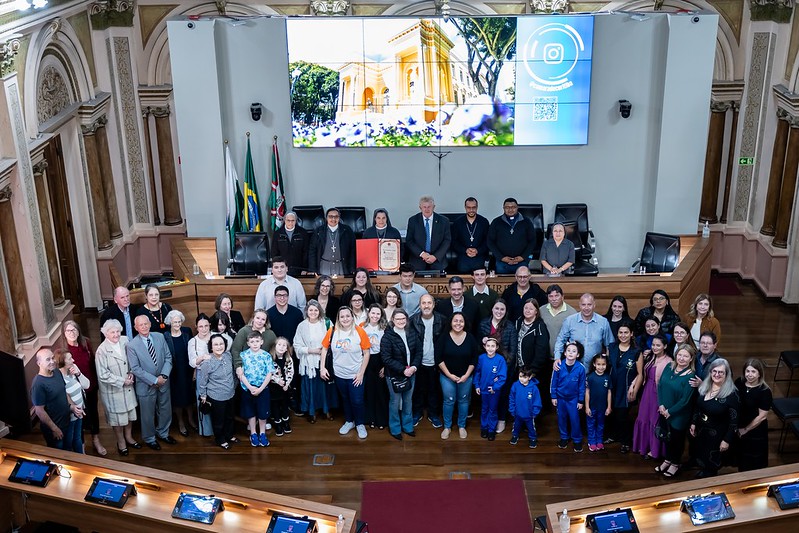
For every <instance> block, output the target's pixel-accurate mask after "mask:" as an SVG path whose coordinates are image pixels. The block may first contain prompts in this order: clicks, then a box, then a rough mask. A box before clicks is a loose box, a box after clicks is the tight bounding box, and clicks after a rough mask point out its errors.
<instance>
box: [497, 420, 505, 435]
mask: <svg viewBox="0 0 799 533" xmlns="http://www.w3.org/2000/svg"><path fill="white" fill-rule="evenodd" d="M503 431H505V421H504V420H500V421H499V422H497V433H502V432H503Z"/></svg>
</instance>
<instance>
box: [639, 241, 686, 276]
mask: <svg viewBox="0 0 799 533" xmlns="http://www.w3.org/2000/svg"><path fill="white" fill-rule="evenodd" d="M679 263H680V237H679V236H678V235H667V234H665V233H654V232H651V231H648V232H647V233H646V237H645V238H644V247H643V249H642V250H641V259H640V261H636V262H635V263H634V264H633V267H632V270H633V271H635V269H636V267H644V268H646V271H647V272H674V269H675V268H677V265H678V264H679Z"/></svg>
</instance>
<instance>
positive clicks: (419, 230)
mask: <svg viewBox="0 0 799 533" xmlns="http://www.w3.org/2000/svg"><path fill="white" fill-rule="evenodd" d="M435 207H436V203H435V201H434V200H433V197H432V196H422V197H421V198H420V199H419V210H420V211H421V213H417V214H415V215H413V216H412V217H411V218H409V219H408V231H407V233H406V235H405V247H406V248H407V250H408V262H409V263H410V264H411V265H413V267H414V268H415V269H416V270H417V271H418V270H444V269H445V268H447V250H449V245H450V242H451V240H452V237H451V235H450V231H449V220H447V218H446V217H444V216H441V215H439V214H438V213H435V212H434V209H435Z"/></svg>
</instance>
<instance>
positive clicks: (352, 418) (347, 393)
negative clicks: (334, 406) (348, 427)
mask: <svg viewBox="0 0 799 533" xmlns="http://www.w3.org/2000/svg"><path fill="white" fill-rule="evenodd" d="M353 381H354V380H352V379H345V378H339V377H337V378H336V387H338V391H339V393H340V394H341V405H342V407H343V408H344V421H345V422H355V425H356V426H362V425H363V421H364V418H365V416H364V414H365V410H366V409H365V408H364V404H363V383H361V384H360V385H359V386H357V387H356V386H355V385H354V384H353Z"/></svg>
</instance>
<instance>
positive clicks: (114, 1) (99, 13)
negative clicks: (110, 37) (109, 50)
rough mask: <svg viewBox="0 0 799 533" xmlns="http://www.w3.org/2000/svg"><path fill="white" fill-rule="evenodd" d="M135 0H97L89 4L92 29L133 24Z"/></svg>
mask: <svg viewBox="0 0 799 533" xmlns="http://www.w3.org/2000/svg"><path fill="white" fill-rule="evenodd" d="M134 8H135V2H134V1H133V0H97V1H95V2H92V3H90V4H89V19H90V20H91V22H92V29H95V30H107V29H108V28H110V27H113V26H117V27H130V26H133V12H134Z"/></svg>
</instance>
